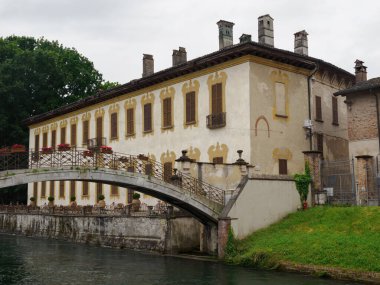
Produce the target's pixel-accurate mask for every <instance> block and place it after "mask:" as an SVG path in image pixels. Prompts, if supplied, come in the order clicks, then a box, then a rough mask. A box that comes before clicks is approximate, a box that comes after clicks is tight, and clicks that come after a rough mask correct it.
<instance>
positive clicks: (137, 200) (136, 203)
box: [132, 193, 141, 212]
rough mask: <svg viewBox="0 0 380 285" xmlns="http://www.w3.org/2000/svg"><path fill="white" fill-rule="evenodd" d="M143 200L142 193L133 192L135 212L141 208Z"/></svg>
mask: <svg viewBox="0 0 380 285" xmlns="http://www.w3.org/2000/svg"><path fill="white" fill-rule="evenodd" d="M140 206H141V201H140V194H139V193H133V196H132V209H133V211H134V212H138V211H139V210H140Z"/></svg>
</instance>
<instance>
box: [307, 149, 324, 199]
mask: <svg viewBox="0 0 380 285" xmlns="http://www.w3.org/2000/svg"><path fill="white" fill-rule="evenodd" d="M303 154H304V158H305V162H308V163H309V167H310V175H311V178H312V179H313V181H312V182H311V193H310V196H311V205H314V198H315V194H316V192H319V191H322V178H321V160H322V153H321V152H320V151H316V150H310V151H304V152H303Z"/></svg>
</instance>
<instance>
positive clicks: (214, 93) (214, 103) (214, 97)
mask: <svg viewBox="0 0 380 285" xmlns="http://www.w3.org/2000/svg"><path fill="white" fill-rule="evenodd" d="M211 96H212V97H211V101H212V102H211V113H212V114H213V115H214V114H217V111H216V109H217V104H218V102H217V99H218V98H217V87H216V84H214V85H213V86H212V95H211Z"/></svg>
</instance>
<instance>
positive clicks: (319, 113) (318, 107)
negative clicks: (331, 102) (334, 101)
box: [315, 96, 322, 121]
mask: <svg viewBox="0 0 380 285" xmlns="http://www.w3.org/2000/svg"><path fill="white" fill-rule="evenodd" d="M315 119H316V120H317V121H322V101H321V97H319V96H315Z"/></svg>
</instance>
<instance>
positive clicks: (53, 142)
mask: <svg viewBox="0 0 380 285" xmlns="http://www.w3.org/2000/svg"><path fill="white" fill-rule="evenodd" d="M56 145H57V131H56V130H52V131H51V146H52V148H55V147H56Z"/></svg>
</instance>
